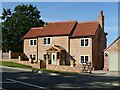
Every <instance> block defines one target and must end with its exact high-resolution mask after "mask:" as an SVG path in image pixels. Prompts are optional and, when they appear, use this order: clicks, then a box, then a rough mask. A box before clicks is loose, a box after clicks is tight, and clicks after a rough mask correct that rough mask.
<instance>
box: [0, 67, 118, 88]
mask: <svg viewBox="0 0 120 90" xmlns="http://www.w3.org/2000/svg"><path fill="white" fill-rule="evenodd" d="M1 73H2V82H0V83H2V85H3V86H2V87H1V88H3V89H4V90H58V89H60V90H63V89H68V90H75V89H85V88H87V89H88V88H89V89H90V88H91V89H101V88H104V89H107V90H108V89H114V90H118V88H119V86H118V77H117V76H116V75H115V76H113V75H112V76H111V75H109V74H106V73H104V72H102V71H94V72H93V74H88V73H87V74H75V75H60V74H54V73H51V74H43V73H33V72H31V71H25V70H20V69H12V68H5V67H4V68H2V71H1Z"/></svg>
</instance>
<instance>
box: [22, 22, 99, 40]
mask: <svg viewBox="0 0 120 90" xmlns="http://www.w3.org/2000/svg"><path fill="white" fill-rule="evenodd" d="M98 25H99V22H98V21H91V22H77V21H76V20H73V21H66V22H51V23H48V24H47V25H46V26H44V27H36V28H31V29H30V30H29V31H28V33H27V34H26V35H25V36H24V38H35V37H38V36H54V35H56V36H57V35H71V37H79V36H91V35H94V34H95V32H96V30H97V28H98Z"/></svg>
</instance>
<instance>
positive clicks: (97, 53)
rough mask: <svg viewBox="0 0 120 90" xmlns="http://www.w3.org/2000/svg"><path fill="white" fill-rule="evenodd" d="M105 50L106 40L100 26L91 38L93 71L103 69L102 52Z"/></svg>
mask: <svg viewBox="0 0 120 90" xmlns="http://www.w3.org/2000/svg"><path fill="white" fill-rule="evenodd" d="M105 48H106V38H105V35H104V31H103V30H102V28H100V26H99V27H98V28H97V31H96V33H95V36H94V37H93V67H94V69H103V67H104V52H103V50H104V49H105Z"/></svg>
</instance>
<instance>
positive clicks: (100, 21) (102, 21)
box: [98, 10, 104, 30]
mask: <svg viewBox="0 0 120 90" xmlns="http://www.w3.org/2000/svg"><path fill="white" fill-rule="evenodd" d="M98 22H99V23H100V26H101V28H102V29H103V30H104V16H103V10H101V11H100V14H99V16H98Z"/></svg>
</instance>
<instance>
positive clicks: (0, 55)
mask: <svg viewBox="0 0 120 90" xmlns="http://www.w3.org/2000/svg"><path fill="white" fill-rule="evenodd" d="M0 59H3V53H2V50H0Z"/></svg>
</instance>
